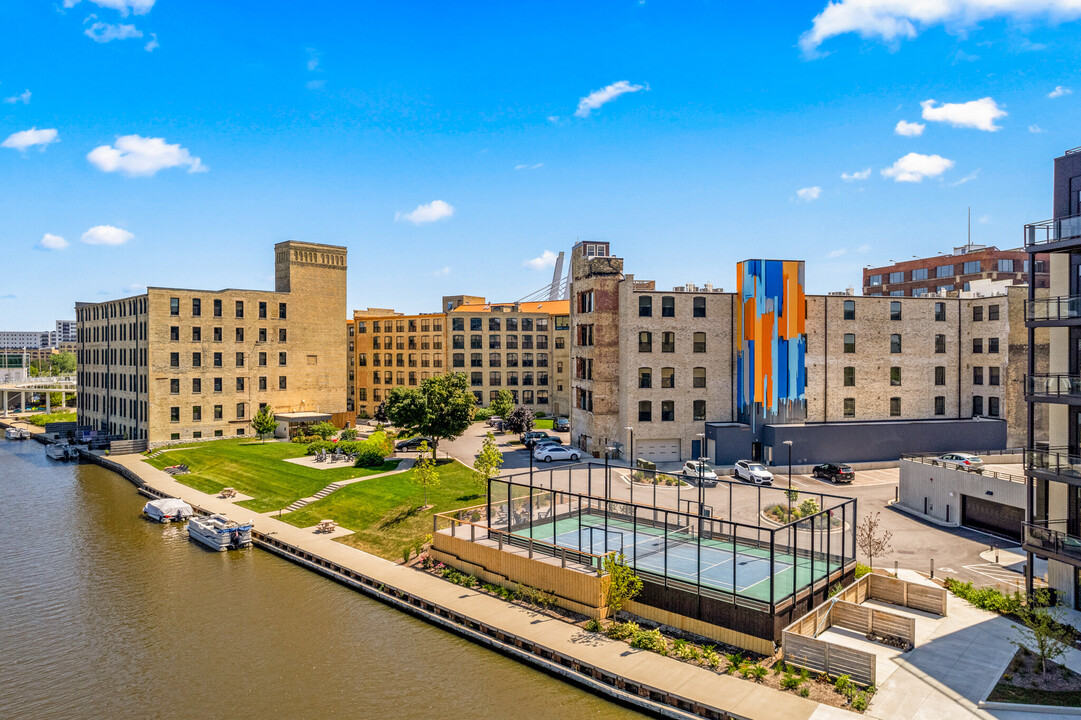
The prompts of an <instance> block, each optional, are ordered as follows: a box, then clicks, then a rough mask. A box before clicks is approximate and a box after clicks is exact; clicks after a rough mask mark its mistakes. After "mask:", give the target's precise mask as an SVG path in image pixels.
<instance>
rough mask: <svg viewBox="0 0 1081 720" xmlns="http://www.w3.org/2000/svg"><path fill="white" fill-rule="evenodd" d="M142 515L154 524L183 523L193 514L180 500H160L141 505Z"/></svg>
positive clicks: (189, 506) (188, 506) (189, 507)
mask: <svg viewBox="0 0 1081 720" xmlns="http://www.w3.org/2000/svg"><path fill="white" fill-rule="evenodd" d="M143 514H144V515H146V516H147V517H148V518H150V519H151V520H153V521H154V522H160V523H168V522H183V521H185V520H187V519H188V518H190V517H191V516H192V515H194V514H195V511H194V510H192V509H191V505H188V504H187V503H186V502H184V501H183V500H181V499H180V498H161V499H160V500H151V501H150V502H148V503H147V504H146V505H143Z"/></svg>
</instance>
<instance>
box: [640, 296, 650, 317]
mask: <svg viewBox="0 0 1081 720" xmlns="http://www.w3.org/2000/svg"><path fill="white" fill-rule="evenodd" d="M638 317H653V298H652V297H651V296H649V295H639V296H638Z"/></svg>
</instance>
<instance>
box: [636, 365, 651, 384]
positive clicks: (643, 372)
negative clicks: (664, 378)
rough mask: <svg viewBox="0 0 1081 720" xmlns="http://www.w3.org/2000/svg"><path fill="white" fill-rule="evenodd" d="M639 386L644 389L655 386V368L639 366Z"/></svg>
mask: <svg viewBox="0 0 1081 720" xmlns="http://www.w3.org/2000/svg"><path fill="white" fill-rule="evenodd" d="M638 387H640V388H644V389H648V388H651V387H653V368H647V367H644V368H638Z"/></svg>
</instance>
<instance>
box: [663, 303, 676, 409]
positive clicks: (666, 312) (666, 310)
mask: <svg viewBox="0 0 1081 720" xmlns="http://www.w3.org/2000/svg"><path fill="white" fill-rule="evenodd" d="M675 316H676V299H675V298H674V297H672V296H670V295H665V296H663V297H662V298H661V317H675ZM661 415H662V418H661V419H662V420H663V419H664V418H663V415H664V410H661Z"/></svg>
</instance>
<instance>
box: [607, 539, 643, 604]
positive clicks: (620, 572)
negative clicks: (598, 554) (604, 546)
mask: <svg viewBox="0 0 1081 720" xmlns="http://www.w3.org/2000/svg"><path fill="white" fill-rule="evenodd" d="M604 572H605V573H606V574H607V575H608V577H609V582H608V591H607V593H606V595H605V601H606V603H607V605H608V612H609V614H610V615H612V616H614V615H615V614H616V613H618V612H619V611H620V610H622V609H623V606H624V605H626V604H627V603H628V602H630V601H631V600H634V598H636V597H637V596H638V593H640V592H642V578H640V577H638V576H637V575H635V574H634V570H632V569H631V568H629V567H627V559H626V558H625V557H623V553H609V554H608V555H605V556H604Z"/></svg>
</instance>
